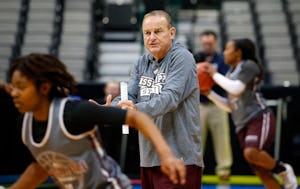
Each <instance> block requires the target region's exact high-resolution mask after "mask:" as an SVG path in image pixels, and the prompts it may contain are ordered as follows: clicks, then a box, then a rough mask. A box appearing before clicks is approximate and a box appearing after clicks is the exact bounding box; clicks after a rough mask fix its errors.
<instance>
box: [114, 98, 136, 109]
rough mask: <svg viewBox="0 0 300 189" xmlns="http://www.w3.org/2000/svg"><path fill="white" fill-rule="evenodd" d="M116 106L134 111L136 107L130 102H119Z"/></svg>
mask: <svg viewBox="0 0 300 189" xmlns="http://www.w3.org/2000/svg"><path fill="white" fill-rule="evenodd" d="M118 106H120V107H122V108H124V109H132V110H136V105H135V104H134V103H133V102H132V101H131V100H121V101H119V102H118Z"/></svg>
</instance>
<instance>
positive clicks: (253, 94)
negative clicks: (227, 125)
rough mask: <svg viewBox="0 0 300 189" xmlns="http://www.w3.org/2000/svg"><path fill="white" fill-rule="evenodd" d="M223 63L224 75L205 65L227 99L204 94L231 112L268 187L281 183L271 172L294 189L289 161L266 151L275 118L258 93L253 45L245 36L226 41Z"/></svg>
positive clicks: (259, 77) (275, 188)
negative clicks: (283, 160) (228, 66)
mask: <svg viewBox="0 0 300 189" xmlns="http://www.w3.org/2000/svg"><path fill="white" fill-rule="evenodd" d="M224 57H225V62H226V64H228V65H230V69H229V71H228V72H227V74H226V76H223V75H222V74H220V73H218V71H217V70H216V69H215V68H214V67H213V66H212V65H211V64H208V63H205V64H206V65H205V67H206V70H207V72H208V73H210V75H211V76H212V77H213V79H214V81H215V82H216V83H217V84H218V85H219V86H220V87H222V88H223V89H224V90H225V91H226V92H227V94H228V95H227V98H224V97H221V96H220V95H218V94H217V93H215V92H214V91H213V90H211V91H208V92H206V95H207V97H208V98H209V99H210V100H212V101H213V102H214V103H215V104H217V105H218V106H219V107H220V108H222V109H224V110H226V111H227V112H230V113H231V117H232V120H233V122H234V124H235V128H236V129H235V130H236V134H237V136H238V139H239V142H240V146H241V148H242V150H243V155H244V157H245V159H246V161H247V162H248V163H249V165H250V167H251V168H252V170H253V172H254V173H255V174H256V175H257V176H258V177H259V178H260V179H261V181H262V183H263V185H264V186H265V187H266V188H268V189H280V188H281V186H280V184H279V182H278V181H277V179H276V178H275V177H274V175H273V174H276V175H278V176H279V177H281V178H282V179H283V184H284V188H285V189H297V186H298V183H297V178H296V176H295V174H294V170H293V168H292V166H291V165H290V164H287V163H283V162H281V161H276V160H275V159H274V158H273V157H272V156H271V155H270V154H269V153H268V149H269V148H270V147H271V146H272V143H273V142H274V138H275V129H276V120H275V116H274V113H273V112H272V110H271V109H270V108H268V106H267V105H266V102H265V99H264V97H263V95H262V94H261V92H260V87H259V86H260V83H261V81H262V79H263V74H264V72H263V67H262V65H261V64H260V62H259V60H258V58H257V55H256V47H255V44H254V43H253V42H252V41H251V40H250V39H247V38H245V39H244V38H242V39H233V40H230V41H228V42H227V44H226V48H225V50H224Z"/></svg>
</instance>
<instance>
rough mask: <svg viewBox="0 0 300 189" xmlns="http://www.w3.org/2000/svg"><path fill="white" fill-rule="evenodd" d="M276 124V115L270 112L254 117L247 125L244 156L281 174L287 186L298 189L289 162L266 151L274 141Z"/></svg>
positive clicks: (289, 188)
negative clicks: (284, 161)
mask: <svg viewBox="0 0 300 189" xmlns="http://www.w3.org/2000/svg"><path fill="white" fill-rule="evenodd" d="M275 126H276V124H275V117H274V115H273V114H272V113H270V112H267V113H264V114H262V115H260V116H258V117H256V118H255V119H253V120H252V121H251V122H250V123H249V124H248V126H247V132H246V134H245V138H244V141H245V146H244V150H243V153H244V157H245V159H246V160H247V162H248V163H250V164H254V165H257V166H259V167H262V168H263V169H266V170H268V171H270V172H271V171H272V172H273V173H276V174H278V175H279V176H281V177H282V178H283V181H284V185H285V188H288V189H296V188H297V179H296V176H295V174H294V171H293V169H292V167H291V166H290V165H288V164H284V163H281V162H278V161H275V159H274V158H273V157H272V156H271V155H270V154H269V153H268V152H267V151H266V150H267V149H268V148H269V147H270V146H271V144H272V143H273V140H274V137H275ZM239 138H240V137H239ZM261 178H264V177H261Z"/></svg>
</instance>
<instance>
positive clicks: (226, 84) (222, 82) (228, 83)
mask: <svg viewBox="0 0 300 189" xmlns="http://www.w3.org/2000/svg"><path fill="white" fill-rule="evenodd" d="M213 79H214V81H215V82H216V83H217V84H218V85H219V86H220V87H222V88H223V89H224V90H225V91H227V92H228V93H230V94H233V95H238V94H241V93H242V92H243V91H244V90H245V88H246V85H245V84H244V83H243V82H241V81H240V80H231V79H229V78H227V77H225V76H223V75H222V74H220V73H215V74H214V75H213Z"/></svg>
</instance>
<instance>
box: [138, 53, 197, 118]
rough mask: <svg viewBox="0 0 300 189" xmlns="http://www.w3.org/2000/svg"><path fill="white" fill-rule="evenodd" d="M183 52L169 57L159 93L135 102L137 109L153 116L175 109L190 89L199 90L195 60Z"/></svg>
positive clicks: (188, 93) (190, 91) (189, 92)
mask: <svg viewBox="0 0 300 189" xmlns="http://www.w3.org/2000/svg"><path fill="white" fill-rule="evenodd" d="M185 53H186V51H180V52H179V53H178V54H176V55H174V56H173V57H171V58H170V60H169V61H171V62H168V64H170V67H169V68H168V70H167V76H166V81H165V85H164V86H163V88H162V91H161V93H160V94H159V95H155V96H153V97H152V98H151V99H150V100H149V101H146V102H139V103H137V104H136V107H137V109H138V110H140V111H142V112H145V113H146V114H148V115H149V116H151V117H152V118H155V117H157V116H160V115H163V114H165V113H167V112H171V111H173V110H175V109H176V108H177V106H178V104H180V103H181V102H182V101H183V100H184V99H185V98H187V96H189V95H190V94H191V93H192V91H194V90H199V89H198V83H197V73H196V64H195V60H194V58H193V56H192V54H190V53H188V54H185ZM137 84H138V83H136V85H137Z"/></svg>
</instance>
